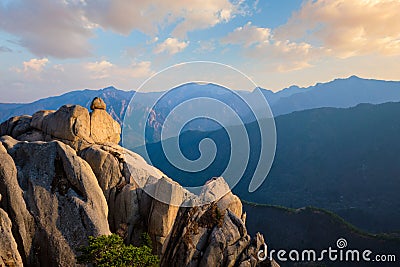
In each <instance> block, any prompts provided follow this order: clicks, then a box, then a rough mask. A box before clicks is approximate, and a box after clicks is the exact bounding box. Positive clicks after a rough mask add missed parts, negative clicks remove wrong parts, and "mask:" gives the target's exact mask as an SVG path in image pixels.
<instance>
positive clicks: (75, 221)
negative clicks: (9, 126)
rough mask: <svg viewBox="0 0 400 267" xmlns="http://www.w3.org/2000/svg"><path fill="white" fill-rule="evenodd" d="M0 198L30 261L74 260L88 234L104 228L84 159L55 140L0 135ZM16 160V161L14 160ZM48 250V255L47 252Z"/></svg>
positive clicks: (99, 197) (103, 210) (103, 212)
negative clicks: (35, 139) (1, 144)
mask: <svg viewBox="0 0 400 267" xmlns="http://www.w3.org/2000/svg"><path fill="white" fill-rule="evenodd" d="M2 143H3V144H4V145H5V147H6V148H7V152H8V153H5V152H4V147H3V146H2V147H3V149H2V153H1V156H0V157H1V162H7V163H6V164H4V165H3V164H2V166H1V169H2V171H1V172H0V173H1V176H0V188H1V191H2V192H1V194H2V195H5V196H7V199H6V200H3V201H2V202H1V206H2V208H3V209H5V210H6V211H7V213H8V214H9V216H10V218H11V220H12V221H13V235H14V237H15V239H16V241H17V244H18V248H19V251H20V253H21V255H23V256H22V257H23V259H24V262H25V263H26V264H27V265H31V266H75V265H76V261H75V255H76V249H77V248H78V247H80V246H82V245H84V244H86V242H87V238H88V236H90V235H92V236H97V235H101V234H109V233H110V231H109V227H108V223H107V214H108V208H107V204H106V201H105V198H104V195H103V193H102V191H101V189H100V187H99V186H98V183H97V179H96V177H95V175H94V174H93V172H92V170H91V168H90V166H89V164H88V163H87V162H85V161H84V160H83V159H81V158H80V157H78V156H77V155H76V152H75V151H74V150H73V149H72V148H71V147H69V146H67V145H65V144H63V143H61V142H58V141H52V142H45V143H43V142H31V143H27V142H18V141H16V140H14V139H12V138H11V137H2ZM14 164H15V165H14ZM49 255H51V257H49Z"/></svg>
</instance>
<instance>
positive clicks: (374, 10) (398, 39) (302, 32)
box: [275, 0, 400, 58]
mask: <svg viewBox="0 0 400 267" xmlns="http://www.w3.org/2000/svg"><path fill="white" fill-rule="evenodd" d="M399 10H400V1H398V0H382V1H375V0H354V1H343V0H329V1H328V0H319V1H307V2H305V3H304V4H303V5H302V7H301V9H300V10H299V11H297V12H295V13H294V14H293V15H292V17H291V18H290V19H289V20H288V22H287V23H286V24H285V25H283V26H281V27H280V28H278V29H276V31H275V35H276V36H277V37H278V38H280V39H288V40H291V41H297V40H303V41H306V42H310V43H318V44H320V46H321V47H324V48H325V49H326V51H330V54H331V55H333V56H337V57H341V58H347V57H352V56H357V55H366V54H374V53H378V54H381V55H384V56H386V55H398V54H400V31H399V29H400V20H399V17H398V11H399Z"/></svg>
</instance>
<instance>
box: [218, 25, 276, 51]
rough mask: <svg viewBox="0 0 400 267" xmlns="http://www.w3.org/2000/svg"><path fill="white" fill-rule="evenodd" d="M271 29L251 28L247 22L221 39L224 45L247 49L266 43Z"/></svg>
mask: <svg viewBox="0 0 400 267" xmlns="http://www.w3.org/2000/svg"><path fill="white" fill-rule="evenodd" d="M270 37H271V29H269V28H261V27H257V26H253V25H252V24H251V22H250V21H249V22H248V23H247V24H245V25H244V26H243V27H238V28H236V29H235V30H234V31H233V32H231V33H229V34H228V35H227V36H225V37H224V38H222V39H221V42H222V43H224V44H240V45H244V46H245V47H249V46H251V45H253V44H262V43H268V42H269V39H270Z"/></svg>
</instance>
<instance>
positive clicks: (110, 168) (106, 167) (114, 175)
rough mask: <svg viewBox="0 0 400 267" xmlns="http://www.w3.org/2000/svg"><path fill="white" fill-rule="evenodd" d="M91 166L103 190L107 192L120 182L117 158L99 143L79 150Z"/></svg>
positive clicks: (120, 175)
mask: <svg viewBox="0 0 400 267" xmlns="http://www.w3.org/2000/svg"><path fill="white" fill-rule="evenodd" d="M79 156H81V157H82V158H83V159H84V160H86V161H87V162H88V163H89V165H90V167H91V168H92V170H93V172H94V174H95V175H96V178H97V180H98V182H99V185H100V187H101V189H102V190H103V192H104V193H105V194H107V192H108V191H109V190H110V189H111V188H114V187H116V186H117V185H118V184H119V183H121V182H122V179H123V176H122V173H121V169H122V168H121V167H120V162H119V161H118V158H117V157H115V156H114V155H113V154H111V153H109V152H108V151H107V150H105V149H103V146H101V145H92V146H90V147H88V148H85V149H84V150H82V151H80V152H79Z"/></svg>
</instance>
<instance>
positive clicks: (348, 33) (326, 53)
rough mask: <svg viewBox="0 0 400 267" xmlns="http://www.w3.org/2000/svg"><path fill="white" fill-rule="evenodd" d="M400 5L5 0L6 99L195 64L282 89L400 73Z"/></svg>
mask: <svg viewBox="0 0 400 267" xmlns="http://www.w3.org/2000/svg"><path fill="white" fill-rule="evenodd" d="M399 11H400V0H381V1H379V0H351V1H347V0H313V1H308V0H290V1H289V0H287V1H282V0H264V1H263V0H259V1H257V0H254V1H243V0H231V1H229V0H191V1H185V0H148V1H145V0H115V1H107V0H26V1H23V0H0V62H1V64H0V102H2V103H7V102H32V101H34V100H37V99H40V98H44V97H48V96H54V95H60V94H62V93H65V92H68V91H72V90H79V89H86V88H88V89H100V88H104V87H107V86H115V87H116V88H119V89H122V90H135V89H137V88H139V86H140V85H141V84H142V83H143V82H144V81H145V80H146V79H148V78H149V77H151V76H152V75H153V74H155V73H157V72H159V71H161V70H163V69H164V68H167V67H169V66H172V65H174V64H179V63H182V62H190V61H213V62H219V63H221V64H227V65H230V66H232V67H234V68H236V69H238V70H240V71H241V72H243V73H245V74H246V75H247V76H249V77H250V78H251V79H252V80H253V81H254V82H255V83H256V84H257V85H258V86H260V87H263V88H266V89H270V90H273V91H277V90H280V89H283V88H285V87H288V86H291V85H298V86H303V87H306V86H310V85H314V84H315V83H317V82H327V81H330V80H333V79H335V78H345V77H348V76H351V75H357V76H359V77H363V78H373V79H383V80H400V16H399V15H398V12H399ZM226 79H228V77H227V78H226ZM165 89H168V88H165Z"/></svg>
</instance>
